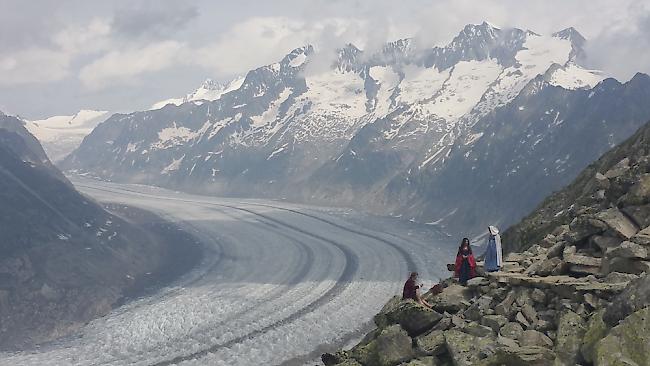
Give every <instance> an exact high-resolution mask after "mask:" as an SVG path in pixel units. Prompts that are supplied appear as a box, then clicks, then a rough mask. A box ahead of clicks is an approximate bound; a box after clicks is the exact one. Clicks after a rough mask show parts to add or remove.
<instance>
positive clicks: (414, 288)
mask: <svg viewBox="0 0 650 366" xmlns="http://www.w3.org/2000/svg"><path fill="white" fill-rule="evenodd" d="M417 278H418V273H417V272H411V275H410V276H409V278H408V280H406V283H404V291H403V292H402V300H406V299H413V300H415V302H417V303H418V304H421V305H423V306H426V307H428V308H431V305H430V304H429V303H427V302H426V301H424V300H423V299H422V297H420V292H419V289H420V288H421V287H422V285H416V282H415V281H416V280H417Z"/></svg>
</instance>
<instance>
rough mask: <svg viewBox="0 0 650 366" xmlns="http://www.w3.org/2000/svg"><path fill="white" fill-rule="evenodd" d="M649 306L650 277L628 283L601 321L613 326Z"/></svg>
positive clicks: (646, 276) (646, 275) (645, 276)
mask: <svg viewBox="0 0 650 366" xmlns="http://www.w3.org/2000/svg"><path fill="white" fill-rule="evenodd" d="M648 304H650V275H648V274H645V275H644V276H643V277H640V278H639V279H637V280H634V281H632V282H630V284H629V285H628V286H627V287H626V288H625V290H624V291H623V292H622V293H620V294H619V295H618V296H616V297H615V298H614V300H613V301H612V303H611V304H610V305H609V306H608V307H607V309H606V311H605V314H604V315H603V320H604V321H605V323H606V324H607V325H609V326H610V327H611V326H615V325H616V324H617V323H618V322H619V321H620V320H622V319H624V318H625V317H627V316H628V315H630V314H632V313H634V312H636V311H637V310H640V309H642V308H644V307H646V306H648Z"/></svg>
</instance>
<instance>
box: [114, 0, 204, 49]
mask: <svg viewBox="0 0 650 366" xmlns="http://www.w3.org/2000/svg"><path fill="white" fill-rule="evenodd" d="M198 15H199V11H198V9H197V8H196V7H195V6H193V5H189V4H187V3H183V2H178V1H161V0H157V1H152V0H149V1H142V2H136V3H135V4H133V5H131V6H128V7H125V8H121V9H119V10H117V11H116V13H115V15H114V17H113V22H112V26H113V28H114V29H115V31H116V33H117V34H118V35H120V36H123V37H126V38H129V39H131V38H145V39H164V38H167V37H170V36H172V35H174V34H175V33H178V32H179V31H180V30H182V29H184V28H185V27H187V26H188V24H189V23H190V22H191V21H192V20H193V19H195V18H196V17H197V16H198Z"/></svg>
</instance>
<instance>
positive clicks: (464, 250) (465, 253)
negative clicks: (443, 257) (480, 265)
mask: <svg viewBox="0 0 650 366" xmlns="http://www.w3.org/2000/svg"><path fill="white" fill-rule="evenodd" d="M454 272H455V273H454V275H455V277H457V278H458V282H460V284H461V285H463V286H465V285H467V281H468V280H469V279H471V278H474V277H475V276H476V259H474V254H472V246H471V245H470V244H469V239H467V238H463V241H462V242H461V243H460V247H459V248H458V254H456V268H455V271H454Z"/></svg>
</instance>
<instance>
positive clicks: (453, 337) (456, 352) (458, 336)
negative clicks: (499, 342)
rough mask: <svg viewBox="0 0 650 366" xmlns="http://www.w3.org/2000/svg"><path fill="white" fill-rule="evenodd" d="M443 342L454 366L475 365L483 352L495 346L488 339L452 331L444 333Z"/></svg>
mask: <svg viewBox="0 0 650 366" xmlns="http://www.w3.org/2000/svg"><path fill="white" fill-rule="evenodd" d="M445 341H446V344H447V350H448V352H449V355H450V356H451V359H452V360H453V363H454V365H455V366H471V365H475V364H477V363H478V362H479V361H480V360H481V359H482V358H483V357H482V356H483V355H484V354H485V350H486V349H490V348H493V347H494V346H495V345H496V342H495V341H494V340H493V339H491V338H489V337H475V336H472V335H470V334H467V333H463V332H460V331H458V330H454V329H452V330H448V331H446V332H445Z"/></svg>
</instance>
